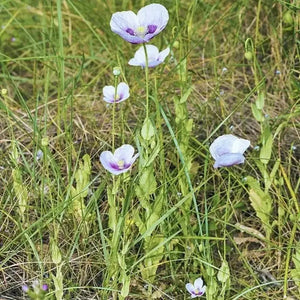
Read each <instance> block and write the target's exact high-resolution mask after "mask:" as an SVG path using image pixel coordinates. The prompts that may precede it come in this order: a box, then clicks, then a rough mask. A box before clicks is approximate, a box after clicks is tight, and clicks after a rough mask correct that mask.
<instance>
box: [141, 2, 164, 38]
mask: <svg viewBox="0 0 300 300" xmlns="http://www.w3.org/2000/svg"><path fill="white" fill-rule="evenodd" d="M137 17H138V20H139V24H140V26H143V27H145V28H147V32H148V33H147V34H146V35H145V37H144V39H145V40H146V41H147V42H148V41H149V40H150V39H152V38H153V37H154V36H155V35H157V34H158V33H160V32H161V31H162V30H163V29H164V28H165V27H166V25H167V23H168V20H169V13H168V11H167V9H166V8H165V7H164V6H163V5H161V4H157V3H153V4H149V5H147V6H145V7H143V8H141V9H140V10H139V11H138V13H137Z"/></svg>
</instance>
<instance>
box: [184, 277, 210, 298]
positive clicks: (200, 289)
mask: <svg viewBox="0 0 300 300" xmlns="http://www.w3.org/2000/svg"><path fill="white" fill-rule="evenodd" d="M185 287H186V289H187V290H188V292H189V293H190V294H191V297H192V298H196V297H201V296H202V295H204V293H205V291H206V286H205V285H203V280H202V278H197V279H196V280H195V282H194V284H192V283H187V284H186V285H185Z"/></svg>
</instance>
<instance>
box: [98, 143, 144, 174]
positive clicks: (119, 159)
mask: <svg viewBox="0 0 300 300" xmlns="http://www.w3.org/2000/svg"><path fill="white" fill-rule="evenodd" d="M133 154H134V148H133V147H132V146H131V145H123V146H121V147H120V148H118V149H116V150H115V152H114V154H112V152H110V151H104V152H102V153H101V155H100V161H101V164H102V166H103V167H104V168H105V169H106V170H108V171H109V172H110V173H112V174H114V175H119V174H121V173H124V172H126V171H128V170H129V169H130V168H131V166H132V165H133V163H134V162H135V160H136V159H137V158H138V156H139V154H138V153H137V154H136V155H134V156H133Z"/></svg>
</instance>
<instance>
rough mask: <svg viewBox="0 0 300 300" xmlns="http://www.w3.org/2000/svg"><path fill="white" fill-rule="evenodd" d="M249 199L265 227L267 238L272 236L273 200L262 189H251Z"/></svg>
mask: <svg viewBox="0 0 300 300" xmlns="http://www.w3.org/2000/svg"><path fill="white" fill-rule="evenodd" d="M249 198H250V202H251V205H252V207H253V208H254V210H255V212H256V215H257V217H258V218H259V219H260V220H261V222H262V223H263V225H264V228H265V231H266V234H267V237H269V236H270V234H271V230H272V229H271V225H270V214H271V211H272V199H271V197H270V196H269V195H268V194H265V193H264V192H263V191H262V190H261V189H260V188H256V189H253V188H252V189H250V191H249Z"/></svg>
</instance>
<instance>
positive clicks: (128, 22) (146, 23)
mask: <svg viewBox="0 0 300 300" xmlns="http://www.w3.org/2000/svg"><path fill="white" fill-rule="evenodd" d="M168 20H169V13H168V11H167V9H166V8H165V7H164V6H163V5H161V4H156V3H153V4H149V5H147V6H145V7H143V8H141V9H140V10H139V11H138V13H137V15H136V14H135V13H134V12H132V11H121V12H116V13H114V14H113V15H112V17H111V20H110V28H111V30H112V31H113V32H114V33H116V34H118V35H119V36H120V37H122V38H123V39H124V40H125V41H127V42H130V43H132V44H141V43H147V42H149V40H151V39H152V38H153V37H154V36H156V35H157V34H159V33H160V32H161V31H162V30H163V29H164V28H165V27H166V25H167V23H168Z"/></svg>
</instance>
